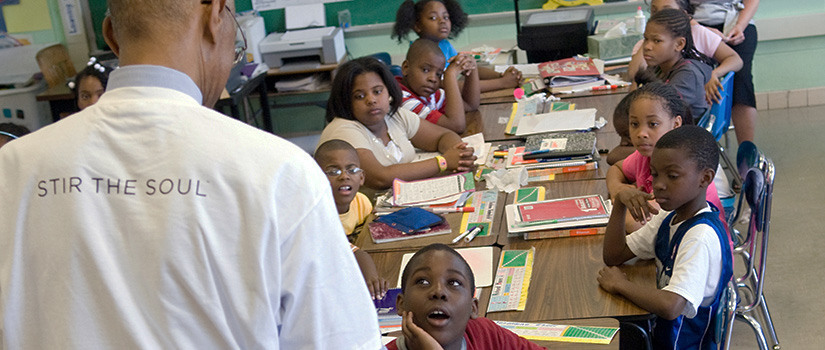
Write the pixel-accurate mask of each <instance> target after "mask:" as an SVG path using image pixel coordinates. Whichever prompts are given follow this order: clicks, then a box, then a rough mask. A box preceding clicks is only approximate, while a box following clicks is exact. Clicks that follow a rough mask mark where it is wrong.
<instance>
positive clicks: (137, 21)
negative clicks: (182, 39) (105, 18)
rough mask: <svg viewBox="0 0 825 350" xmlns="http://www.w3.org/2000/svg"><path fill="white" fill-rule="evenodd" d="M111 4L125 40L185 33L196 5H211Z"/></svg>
mask: <svg viewBox="0 0 825 350" xmlns="http://www.w3.org/2000/svg"><path fill="white" fill-rule="evenodd" d="M107 3H108V5H109V11H108V14H109V17H111V21H112V27H113V29H114V31H115V35H117V36H118V37H120V38H121V40H122V38H124V37H128V38H140V37H149V38H151V37H153V36H151V35H149V36H147V33H154V34H164V35H170V34H172V35H174V34H182V32H183V29H184V28H185V27H186V25H187V23H186V21H185V20H184V19H186V18H191V17H192V14H193V13H194V11H195V10H196V9H197V7H196V6H206V5H208V4H201V3H200V2H199V1H195V0H108V1H107ZM217 3H218V2H217V1H215V4H217ZM159 23H162V24H163V25H162V26H159V25H158V24H159ZM158 31H160V32H158Z"/></svg>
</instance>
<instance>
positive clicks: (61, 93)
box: [35, 84, 74, 101]
mask: <svg viewBox="0 0 825 350" xmlns="http://www.w3.org/2000/svg"><path fill="white" fill-rule="evenodd" d="M35 99H36V100H37V101H61V100H74V93H73V92H72V89H69V87H68V86H66V84H58V85H56V86H52V87H50V88H48V89H46V91H43V92H41V93H39V94H37V97H35Z"/></svg>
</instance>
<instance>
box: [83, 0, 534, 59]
mask: <svg viewBox="0 0 825 350" xmlns="http://www.w3.org/2000/svg"><path fill="white" fill-rule="evenodd" d="M179 1H186V0H179ZM88 2H89V10H90V12H91V15H92V16H91V17H92V24H93V25H94V32H95V38H96V40H97V46H98V48H99V49H101V50H105V49H106V43H105V42H104V41H103V35H102V33H101V29H100V28H101V27H102V24H103V18H104V17H105V16H106V0H88ZM401 2H402V1H401V0H388V1H387V0H385V1H381V0H350V1H342V2H334V3H329V4H326V5H325V7H326V13H327V25H331V26H335V25H338V11H341V10H346V9H348V10H349V11H350V14H351V16H352V24H353V25H364V24H376V23H387V22H394V21H395V11H396V10H397V9H398V5H399V4H401ZM460 2H461V6H462V7H463V8H464V12H466V13H468V14H471V15H472V14H479V13H493V12H505V11H513V9H514V8H515V6H514V3H513V0H460ZM545 2H546V0H520V1H519V9H523V10H527V9H536V8H540V7H541V5H542V4H544V3H545ZM235 5H236V8H237V10H238V11H246V10H251V9H252V1H251V0H236V1H235ZM261 17H263V18H264V23H265V25H266V32H267V33H271V32H276V31H277V32H283V31H284V11H283V10H271V11H264V12H262V13H261Z"/></svg>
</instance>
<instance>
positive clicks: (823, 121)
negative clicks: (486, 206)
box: [276, 106, 825, 350]
mask: <svg viewBox="0 0 825 350" xmlns="http://www.w3.org/2000/svg"><path fill="white" fill-rule="evenodd" d="M276 113H277V112H276ZM729 135H730V136H731V140H730V143H731V144H735V138H734V137H733V132H731V133H730V134H729ZM820 135H825V106H815V107H803V108H788V109H779V110H766V111H759V117H758V120H757V133H756V145H757V146H758V147H759V148H760V149H762V150H763V151H764V152H765V153H766V154H767V155H768V157H770V158H771V159H773V161H774V163H775V164H776V169H777V174H776V182H775V187H774V197H773V208H772V209H773V213H772V215H771V216H772V217H771V236H770V237H771V241H770V244H769V253H768V267H767V272H766V277H765V295H766V296H767V299H768V305H769V306H770V310H771V315H772V316H773V321H774V325H775V327H776V331H777V333H778V336H779V340H780V344H781V345H782V348H785V349H818V348H822V344H823V343H825V332H822V330H821V328H822V327H821V326H822V324H823V321H822V319H823V317H825V298H823V297H822V293H823V291H825V273H823V271H824V270H825V259H822V257H823V256H825V254H823V252H822V251H823V249H825V234H823V232H822V230H821V229H817V227H822V226H820V225H821V224H822V223H817V222H818V221H817V218H821V216H819V215H822V209H824V208H825V205H822V202H823V200H825V186H823V184H825V182H823V181H822V178H821V176H822V175H821V174H825V162H822V161H821V160H820V159H821V158H820V157H822V155H825V142H822V141H821V140H820V139H819V137H818V136H820ZM294 141H295V142H296V143H298V144H299V145H300V146H302V147H303V148H305V149H311V148H313V147H314V142H317V134H316V135H306V136H303V137H300V138H298V139H295V140H294ZM732 148H733V149H732V150H730V153H731V155H732V156H731V159H734V160H735V159H736V156H735V147H732ZM757 348H758V345H757V343H756V340H755V337H754V333H753V331H752V330H751V328H750V327H749V326H748V325H747V324H746V323H744V322H740V321H737V322H736V323H735V324H734V329H733V337H732V346H731V349H737V350H739V349H757Z"/></svg>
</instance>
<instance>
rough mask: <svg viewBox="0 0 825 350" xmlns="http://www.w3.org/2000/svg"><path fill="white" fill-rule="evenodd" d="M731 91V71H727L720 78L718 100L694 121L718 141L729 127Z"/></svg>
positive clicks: (731, 101) (731, 102)
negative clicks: (720, 85) (720, 84)
mask: <svg viewBox="0 0 825 350" xmlns="http://www.w3.org/2000/svg"><path fill="white" fill-rule="evenodd" d="M732 93H733V72H729V73H728V74H726V75H725V76H724V77H723V78H722V97H721V98H720V99H719V102H714V103H713V104H712V105H711V106H710V108H709V109H708V111H707V112H705V114H704V115H703V116H702V118H701V119H699V121H698V122H697V123H696V125H698V126H701V127H703V128H705V129H707V130H708V131H709V132H710V133H711V134H713V137H715V138H716V141H719V140H720V139H721V138H722V135H724V134H725V132H727V131H728V127H730V110H731V107H733V97H732V96H731V95H732Z"/></svg>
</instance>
